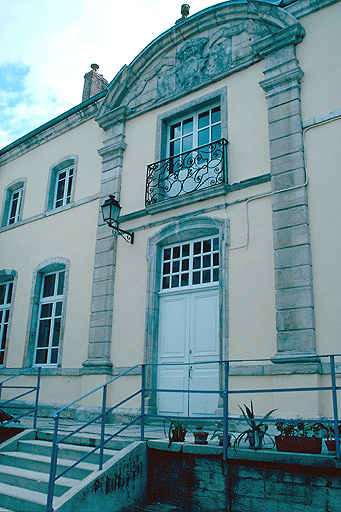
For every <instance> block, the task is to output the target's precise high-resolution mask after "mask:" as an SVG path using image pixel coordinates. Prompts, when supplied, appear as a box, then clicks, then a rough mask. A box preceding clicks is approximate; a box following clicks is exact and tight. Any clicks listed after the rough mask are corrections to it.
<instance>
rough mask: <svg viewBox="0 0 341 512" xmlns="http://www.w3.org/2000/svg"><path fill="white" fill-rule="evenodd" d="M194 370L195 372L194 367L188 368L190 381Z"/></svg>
mask: <svg viewBox="0 0 341 512" xmlns="http://www.w3.org/2000/svg"><path fill="white" fill-rule="evenodd" d="M192 370H193V366H189V368H188V377H189V379H191V378H192Z"/></svg>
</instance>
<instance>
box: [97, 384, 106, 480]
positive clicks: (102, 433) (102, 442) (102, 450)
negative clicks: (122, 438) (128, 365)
mask: <svg viewBox="0 0 341 512" xmlns="http://www.w3.org/2000/svg"><path fill="white" fill-rule="evenodd" d="M106 408H107V384H105V386H104V387H103V395H102V422H101V444H100V447H99V467H98V469H99V471H101V470H102V468H103V454H104V432H105V416H106Z"/></svg>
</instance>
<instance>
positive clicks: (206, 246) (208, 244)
mask: <svg viewBox="0 0 341 512" xmlns="http://www.w3.org/2000/svg"><path fill="white" fill-rule="evenodd" d="M203 244H204V247H203V252H210V250H211V240H204V242H203Z"/></svg>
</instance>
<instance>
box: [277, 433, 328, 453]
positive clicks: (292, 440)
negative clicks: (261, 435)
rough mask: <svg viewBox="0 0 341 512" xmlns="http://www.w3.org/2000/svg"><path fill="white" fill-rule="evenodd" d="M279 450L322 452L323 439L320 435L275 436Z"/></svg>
mask: <svg viewBox="0 0 341 512" xmlns="http://www.w3.org/2000/svg"><path fill="white" fill-rule="evenodd" d="M275 442H276V448H277V450H278V451H279V452H297V453H321V450H322V439H321V438H319V437H294V436H288V437H282V436H275Z"/></svg>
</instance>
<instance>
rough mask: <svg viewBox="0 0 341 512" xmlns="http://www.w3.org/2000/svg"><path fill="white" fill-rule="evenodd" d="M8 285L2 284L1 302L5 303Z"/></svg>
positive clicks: (0, 287) (0, 290) (0, 291)
mask: <svg viewBox="0 0 341 512" xmlns="http://www.w3.org/2000/svg"><path fill="white" fill-rule="evenodd" d="M5 295H6V285H5V284H2V285H0V304H5Z"/></svg>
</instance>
